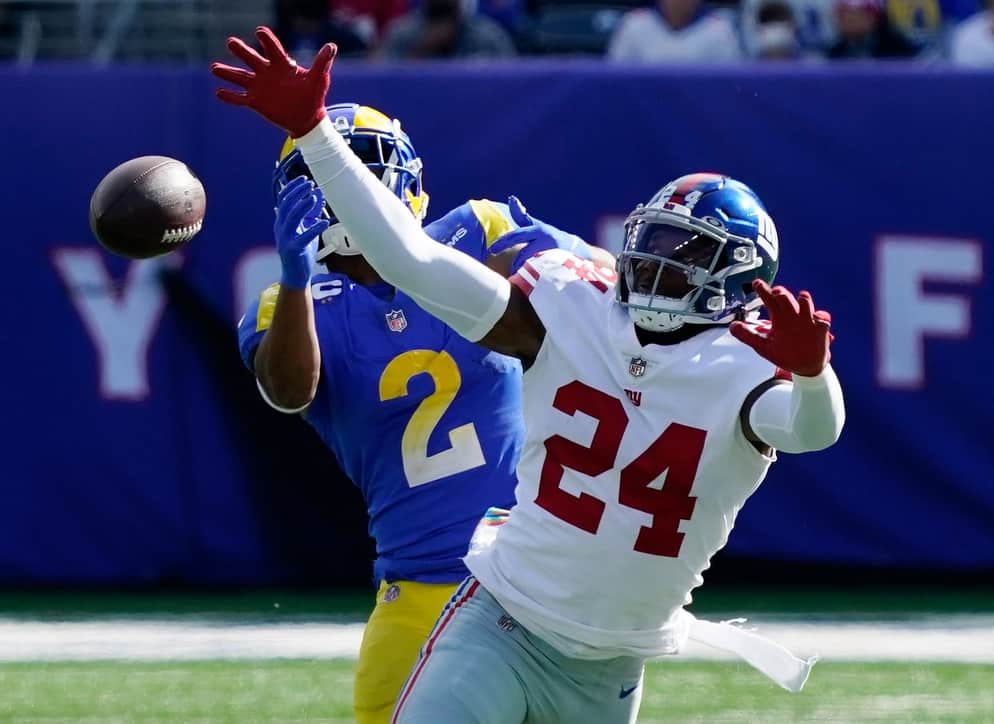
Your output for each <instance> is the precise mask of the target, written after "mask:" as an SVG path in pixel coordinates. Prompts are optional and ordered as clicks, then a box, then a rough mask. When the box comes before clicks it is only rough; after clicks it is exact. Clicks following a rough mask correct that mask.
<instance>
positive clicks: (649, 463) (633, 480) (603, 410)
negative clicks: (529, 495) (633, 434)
mask: <svg viewBox="0 0 994 724" xmlns="http://www.w3.org/2000/svg"><path fill="white" fill-rule="evenodd" d="M552 405H553V407H555V408H556V409H557V410H561V411H562V412H565V413H566V414H567V415H575V414H576V413H577V412H584V413H586V414H588V415H590V416H591V417H593V418H594V419H596V420H597V428H596V429H595V430H594V437H593V440H591V442H590V447H584V446H583V445H580V444H578V443H575V442H573V441H572V440H567V439H566V438H564V437H562V436H560V435H553V436H552V437H550V438H549V439H548V440H546V441H545V450H546V456H545V462H544V463H543V465H542V473H541V476H540V477H539V484H538V496H537V497H536V498H535V503H536V504H537V505H539V506H541V507H542V508H544V509H545V510H547V511H549V512H550V513H552V514H553V515H554V516H556V517H557V518H559V519H560V520H564V521H566V522H567V523H569V524H570V525H573V526H576V527H577V528H579V529H580V530H585V531H587V532H588V533H592V534H596V533H597V529H598V527H600V523H601V518H603V516H604V508H605V503H604V501H603V500H601V499H600V498H597V497H594V496H593V495H590V494H588V493H580V495H579V496H577V495H573V494H572V493H568V492H566V491H565V490H563V489H562V488H560V487H559V485H560V483H561V482H562V479H563V473H564V469H565V468H570V469H572V470H576V471H577V472H580V473H583V474H584V475H590V476H596V475H600V474H602V473H606V472H607V471H608V470H611V469H612V468H613V467H614V462H615V459H616V458H617V456H618V449H619V448H620V447H621V438H622V436H623V435H624V433H625V428H627V427H628V415H626V414H625V408H624V407H623V406H622V404H621V401H620V400H618V399H617V398H615V397H611V396H610V395H608V394H606V393H604V392H601V391H600V390H595V389H594V388H593V387H589V386H587V385H585V384H583V383H582V382H580V381H578V380H574V381H573V382H570V383H569V384H568V385H565V386H563V387H560V388H559V390H558V391H557V392H556V397H555V399H554V400H553V403H552ZM706 437H707V433H706V432H705V431H704V430H699V429H697V428H695V427H688V426H686V425H681V424H679V423H673V424H671V425H670V426H669V427H667V428H666V429H665V430H664V431H663V434H662V435H660V436H659V437H658V438H656V441H655V442H654V443H652V445H650V446H649V448H648V449H647V450H646V451H645V452H643V453H642V454H641V455H639V456H638V457H637V458H635V459H634V460H633V461H632V462H630V463H629V464H628V465H626V466H625V468H624V469H623V470H622V471H621V485H620V488H619V490H618V502H619V503H621V504H622V505H624V506H627V507H629V508H634V509H635V510H641V511H642V512H644V513H649V514H650V515H651V516H652V524H651V525H649V526H642V528H641V529H640V530H639V533H638V537H637V538H636V540H635V546H634V550H637V551H639V552H640V553H648V554H650V555H655V556H667V557H670V558H675V557H677V556H678V555H680V546H681V545H682V544H683V537H684V534H683V533H681V532H680V530H679V528H680V521H681V520H690V516H691V515H693V513H694V507H695V505H696V503H697V498H695V497H693V496H691V495H690V488H691V486H692V485H693V484H694V478H695V477H696V476H697V466H698V464H699V463H700V460H701V455H702V454H703V452H704V440H705V438H706ZM664 473H665V474H666V477H665V479H664V480H663V485H662V487H661V488H660V489H657V488H654V487H651V484H652V482H653V481H654V480H658V479H659V476H660V475H663V474H664Z"/></svg>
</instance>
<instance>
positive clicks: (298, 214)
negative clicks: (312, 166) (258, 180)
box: [273, 176, 329, 289]
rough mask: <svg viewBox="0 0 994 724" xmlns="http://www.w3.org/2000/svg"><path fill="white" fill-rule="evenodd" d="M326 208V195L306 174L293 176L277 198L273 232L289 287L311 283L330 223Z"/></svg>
mask: <svg viewBox="0 0 994 724" xmlns="http://www.w3.org/2000/svg"><path fill="white" fill-rule="evenodd" d="M322 209H324V194H322V193H321V189H319V188H316V187H315V186H314V182H313V181H311V180H310V179H309V178H307V177H306V176H298V177H297V178H295V179H293V180H292V181H291V182H290V183H288V184H287V185H286V186H284V187H283V188H282V189H281V190H280V192H279V195H277V197H276V209H275V211H276V221H275V223H274V224H273V234H274V236H275V237H276V251H278V252H279V255H280V264H281V266H282V267H283V274H282V277H281V278H280V285H281V286H283V287H286V288H287V289H306V288H307V285H308V284H310V281H311V267H312V266H313V265H314V254H315V252H316V251H317V239H318V237H319V236H320V235H321V232H323V231H324V230H325V229H327V228H328V224H329V221H328V219H323V218H321V211H322Z"/></svg>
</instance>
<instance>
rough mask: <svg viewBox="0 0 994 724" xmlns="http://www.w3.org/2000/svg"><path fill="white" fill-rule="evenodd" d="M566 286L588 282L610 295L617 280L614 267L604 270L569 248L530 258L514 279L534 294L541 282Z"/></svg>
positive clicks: (518, 285)
mask: <svg viewBox="0 0 994 724" xmlns="http://www.w3.org/2000/svg"><path fill="white" fill-rule="evenodd" d="M540 281H541V282H542V283H547V284H551V285H553V286H554V287H556V288H557V289H562V288H563V287H564V286H566V285H567V284H572V283H587V284H589V285H590V286H592V287H593V288H594V289H596V290H597V291H599V292H601V293H603V294H606V293H607V292H609V291H610V290H611V289H612V288H613V287H614V284H615V282H616V281H617V274H615V273H614V271H613V270H611V269H602V268H601V267H598V266H597V265H596V264H594V263H593V262H590V261H587V260H585V259H581V258H580V257H578V256H575V255H574V254H571V253H569V252H568V251H566V250H565V249H550V250H549V251H543V252H540V253H538V254H536V255H535V256H533V257H532V258H531V259H529V260H528V261H526V262H525V263H524V264H523V265H522V267H521V268H520V269H519V270H518V271H517V273H516V274H515V275H514V276H512V277H511V279H510V282H511V283H512V284H514V285H515V286H516V287H518V288H519V289H520V290H521V291H523V292H524V293H525V295H526V296H528V295H530V294H531V293H532V291H533V290H534V289H535V287H536V285H538V284H539V282H540Z"/></svg>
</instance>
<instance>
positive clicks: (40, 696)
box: [0, 587, 994, 724]
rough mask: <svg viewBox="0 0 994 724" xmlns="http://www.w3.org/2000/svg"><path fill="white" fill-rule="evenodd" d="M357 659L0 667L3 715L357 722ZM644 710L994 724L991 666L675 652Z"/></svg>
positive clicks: (724, 718)
mask: <svg viewBox="0 0 994 724" xmlns="http://www.w3.org/2000/svg"><path fill="white" fill-rule="evenodd" d="M371 600H372V599H371V596H370V595H369V593H368V592H357V593H355V594H351V595H342V594H340V593H333V594H301V593H299V592H290V591H252V592H245V593H244V594H232V593H230V592H229V593H219V594H216V595H212V594H197V595H189V594H164V593H161V592H160V593H158V594H141V593H121V592H118V593H112V594H107V593H102V592H84V591H76V592H70V591H63V592H60V593H50V594H39V593H37V592H23V593H18V592H12V591H4V592H0V619H5V620H7V621H17V620H25V619H28V620H32V621H71V620H76V621H93V620H101V619H106V618H121V617H123V618H131V617H135V618H148V617H153V618H154V617H166V618H169V619H172V618H174V617H175V618H180V619H183V620H194V621H196V620H199V621H212V620H216V621H222V622H231V621H235V622H243V623H245V622H258V621H269V622H280V621H285V622H295V621H296V622H299V621H311V620H320V621H334V622H348V621H362V620H364V619H365V617H366V615H367V614H368V611H369V606H370V603H371ZM695 609H696V612H697V613H698V614H699V615H706V614H708V613H709V612H725V613H735V614H738V613H742V614H748V615H755V614H756V613H758V612H765V613H767V614H771V615H776V614H779V613H784V614H789V615H791V616H792V617H795V618H803V619H805V620H819V619H828V620H837V621H838V620H841V621H845V620H848V619H851V618H858V619H861V620H867V619H869V620H881V621H894V620H902V619H906V618H914V617H915V616H917V615H920V614H936V613H964V612H979V613H990V612H992V611H994V592H992V590H991V589H989V588H984V589H980V590H978V589H972V590H965V591H955V590H944V589H929V588H922V589H913V588H908V587H905V588H899V589H888V588H878V589H869V588H862V589H859V590H836V589H832V588H823V589H820V590H816V589H779V590H778V589H769V588H766V589H756V590H744V589H733V590H722V589H721V588H717V589H708V588H707V587H705V588H704V590H703V591H702V592H701V595H700V596H699V597H698V599H697V601H696V602H695ZM354 666H355V662H354V661H350V660H294V659H271V660H251V661H217V660H215V661H197V662H189V661H177V662H148V661H79V662H61V661H52V662H43V661H29V662H25V663H7V664H0V722H17V723H18V724H22V723H23V724H30V723H38V724H41V723H42V722H44V723H45V724H56V723H65V724H69V723H70V722H71V723H73V724H98V723H99V724H113V723H118V722H119V723H122V724H123V723H127V724H130V723H132V722H136V723H139V722H140V723H150V722H182V723H183V724H197V723H207V722H212V723H213V722H231V723H235V722H237V723H239V724H240V723H242V722H281V723H283V722H286V723H289V722H351V721H352V717H351V700H352V676H353V670H354ZM639 721H640V722H750V723H751V722H800V721H831V722H957V723H959V722H994V665H980V664H966V663H962V664H961V663H932V662H909V663H900V662H898V663H895V662H878V663H856V662H850V663H846V662H840V661H836V660H831V661H823V662H821V663H819V664H818V665H817V666H816V667H815V668H814V671H813V672H812V674H811V677H810V679H809V680H808V684H807V686H806V687H805V689H804V691H803V692H801V693H800V694H789V693H787V692H785V691H782V690H781V689H779V688H778V687H777V686H776V685H774V684H773V683H771V682H770V681H769V680H767V679H766V678H764V677H763V676H762V675H761V674H759V673H758V672H756V671H755V670H753V669H752V668H750V667H749V666H747V665H745V664H740V663H732V662H702V661H694V660H680V659H674V660H668V661H665V662H660V663H656V664H653V665H652V666H651V667H650V669H649V674H648V676H647V680H646V686H645V695H644V698H643V704H642V713H641V717H640V719H639ZM569 724H599V723H598V722H589V723H588V722H576V723H573V722H570V723H569Z"/></svg>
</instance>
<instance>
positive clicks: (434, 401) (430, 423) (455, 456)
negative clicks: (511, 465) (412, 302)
mask: <svg viewBox="0 0 994 724" xmlns="http://www.w3.org/2000/svg"><path fill="white" fill-rule="evenodd" d="M422 372H424V373H426V374H428V375H429V376H431V380H432V382H433V383H434V384H435V391H434V392H432V393H431V394H430V395H428V396H427V397H426V398H425V399H423V400H422V401H421V404H420V405H418V407H417V409H415V410H414V413H413V414H412V415H411V419H410V420H409V421H408V423H407V427H405V428H404V436H403V437H402V438H401V442H400V457H401V460H402V461H403V463H404V475H405V476H406V477H407V484H408V486H410V487H412V488H413V487H416V486H418V485H424V484H425V483H432V482H434V481H436V480H439V479H441V478H445V477H448V476H449V475H455V474H456V473H461V472H464V471H466V470H472V469H473V468H477V467H479V466H481V465H484V464H485V463H486V459H485V458H484V457H483V449H482V448H481V447H480V438H479V437H478V436H477V434H476V426H475V425H473V423H472V422H469V423H466V424H465V425H460V426H459V427H456V428H453V429H452V430H449V445H450V447H449V449H447V450H442V451H440V452H437V453H435V454H434V455H429V454H428V440H429V438H430V437H431V434H432V433H433V432H434V431H435V427H436V426H437V425H438V423H439V421H440V420H441V419H442V415H444V414H445V411H446V410H447V409H449V405H451V404H452V401H453V400H454V399H455V398H456V393H458V392H459V387H460V386H461V385H462V377H461V375H460V374H459V367H458V366H456V361H455V360H454V359H452V355H450V354H449V353H448V352H435V351H433V350H428V349H413V350H410V351H408V352H404V353H403V354H399V355H397V356H396V357H394V358H393V359H392V360H390V363H389V364H388V365H387V366H386V368H385V369H384V370H383V374H381V375H380V400H381V401H383V402H385V401H387V400H394V399H396V398H398V397H406V396H407V383H408V382H409V381H410V379H411V378H412V377H414V376H415V375H417V374H420V373H422Z"/></svg>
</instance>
